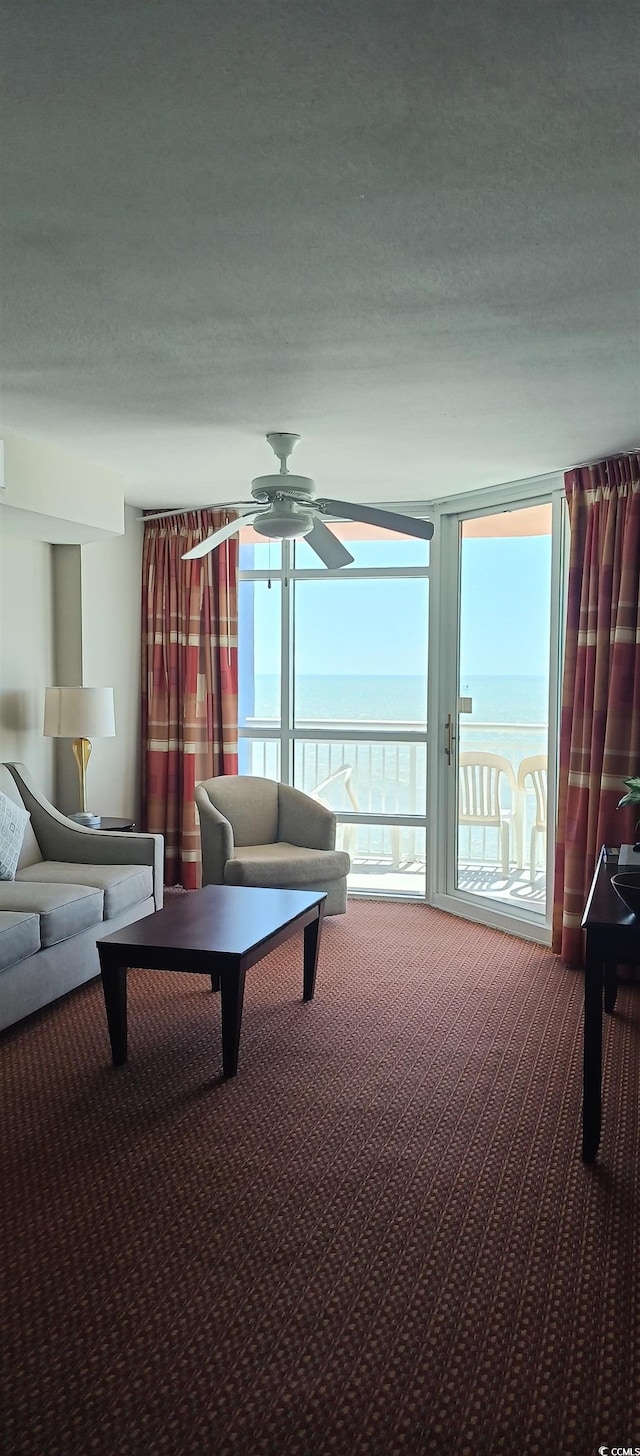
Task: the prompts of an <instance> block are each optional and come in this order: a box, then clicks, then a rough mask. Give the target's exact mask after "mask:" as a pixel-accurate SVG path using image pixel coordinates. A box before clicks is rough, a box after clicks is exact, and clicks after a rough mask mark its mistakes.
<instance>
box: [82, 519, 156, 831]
mask: <svg viewBox="0 0 640 1456" xmlns="http://www.w3.org/2000/svg"><path fill="white" fill-rule="evenodd" d="M139 514H140V512H139V510H138V509H136V508H135V507H132V506H127V507H126V508H125V534H124V536H118V537H115V538H114V539H110V540H109V539H107V540H103V541H95V542H92V544H91V545H89V546H80V547H79V548H78V549H79V551H80V552H81V592H82V685H83V686H84V687H89V688H92V687H112V688H113V690H114V698H115V716H116V736H115V738H96V739H95V740H94V743H93V750H92V754H91V760H90V763H89V768H88V770H87V804H88V807H89V808H90V809H94V810H95V811H96V812H97V813H102V814H122V815H129V816H131V817H132V818H134V819H136V820H137V821H138V822H139V808H140V805H139V789H140V598H141V588H140V581H141V567H142V523H141V522H139V521H138V520H137V517H138V516H139Z"/></svg>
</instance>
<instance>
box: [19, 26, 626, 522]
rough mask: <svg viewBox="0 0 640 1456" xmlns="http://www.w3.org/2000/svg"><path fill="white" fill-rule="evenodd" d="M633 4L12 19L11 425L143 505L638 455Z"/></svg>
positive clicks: (365, 492) (392, 487) (528, 471)
mask: <svg viewBox="0 0 640 1456" xmlns="http://www.w3.org/2000/svg"><path fill="white" fill-rule="evenodd" d="M637 17H638V11H637V9H636V7H635V5H634V4H632V3H631V0H606V3H603V0H597V3H595V0H485V3H482V0H438V3H435V0H385V3H382V0H358V3H349V0H329V3H327V0H315V3H313V4H312V3H310V0H225V3H222V0H213V3H212V0H206V3H204V0H182V3H180V4H178V3H177V0H171V3H167V0H147V3H135V0H133V3H131V0H95V3H87V0H73V3H70V0H55V3H54V4H51V5H46V4H42V3H41V0H17V3H14V0H9V3H5V6H4V20H3V41H2V53H3V66H4V78H3V80H2V130H3V144H2V163H3V181H2V213H3V229H4V240H3V246H2V254H1V271H2V289H3V320H2V322H3V345H2V370H3V378H2V384H3V389H2V404H3V420H4V426H5V428H7V429H13V430H15V431H17V432H18V433H22V434H25V435H30V436H33V437H36V438H39V439H48V440H50V441H52V442H55V443H57V444H60V445H64V446H66V447H67V448H69V449H73V450H74V451H76V453H78V454H80V455H83V456H85V457H87V458H91V459H93V460H96V461H99V462H100V463H102V464H104V465H108V466H111V467H112V468H115V469H117V470H119V471H121V472H122V473H123V475H124V477H125V486H126V498H127V499H128V500H129V501H130V502H132V503H134V504H138V505H144V506H164V505H167V506H168V505H181V504H182V503H184V504H194V505H195V504H206V503H209V502H211V503H214V502H215V501H217V500H218V501H219V500H225V499H231V498H236V497H238V496H239V495H240V496H244V495H246V493H247V489H248V484H249V481H250V479H251V477H252V476H253V475H257V474H261V473H263V472H265V471H267V470H269V469H271V468H272V465H273V466H274V465H275V462H274V461H273V457H272V455H271V452H270V450H269V448H268V446H267V445H266V443H265V441H264V440H263V439H262V438H261V437H263V436H264V434H265V433H266V431H267V430H270V429H288V430H295V431H297V432H298V433H300V434H302V436H303V443H302V445H301V446H299V448H298V451H297V453H296V456H295V468H296V469H298V470H300V471H305V472H308V473H310V474H313V475H315V476H316V479H317V481H318V484H319V486H320V488H321V491H322V492H323V493H325V494H331V495H338V496H343V497H351V498H353V499H356V500H358V499H359V500H367V499H369V500H393V499H396V500H412V499H413V500H418V499H428V498H433V497H436V496H440V495H443V494H448V493H450V492H456V491H459V490H462V489H468V488H471V487H476V486H485V485H489V484H493V483H495V482H498V481H504V480H516V479H521V478H524V477H527V476H531V475H534V474H539V473H545V472H547V471H552V470H556V469H562V468H565V467H568V466H570V465H572V464H577V463H580V462H581V461H583V460H587V459H591V458H598V457H600V456H602V455H605V454H607V453H611V452H615V451H618V450H625V449H629V448H631V447H633V446H636V445H637V444H638V440H639V437H640V428H639V421H638V401H639V388H640V326H639V308H638V299H639V268H638V235H639V231H640V229H639V223H640V216H639V211H640V209H639V193H640V186H639V183H640V167H639V147H638V127H637V116H636V107H637V82H638V62H639V60H640V46H639V42H638V18H637Z"/></svg>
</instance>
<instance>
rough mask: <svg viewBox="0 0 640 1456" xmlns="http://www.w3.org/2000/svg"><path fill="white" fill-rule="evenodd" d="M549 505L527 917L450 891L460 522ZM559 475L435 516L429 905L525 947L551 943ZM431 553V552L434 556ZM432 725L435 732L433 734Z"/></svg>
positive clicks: (560, 589) (560, 611) (467, 500)
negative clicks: (542, 797)
mask: <svg viewBox="0 0 640 1456" xmlns="http://www.w3.org/2000/svg"><path fill="white" fill-rule="evenodd" d="M543 500H550V501H551V503H552V543H551V613H550V617H551V620H550V654H549V720H548V721H549V725H550V727H549V774H548V785H549V787H548V797H549V820H548V822H549V828H548V832H547V886H548V887H549V891H548V896H547V911H546V915H545V918H544V920H542V919H541V917H535V918H533V916H531V917H529V916H528V915H526V914H523V913H521V912H520V913H519V912H518V910H517V909H516V908H515V907H514V909H513V910H511V909H510V908H507V907H505V908H504V909H502V908H500V909H499V908H497V906H496V905H492V904H491V903H487V902H484V900H483V898H482V897H481V896H478V895H471V894H469V893H468V892H466V891H462V890H458V889H456V888H455V884H454V877H455V848H456V840H457V823H456V812H457V794H456V783H457V731H458V730H457V700H458V692H459V672H458V629H459V613H460V551H459V539H460V538H459V525H460V521H461V520H462V519H469V518H470V517H474V516H475V517H477V516H483V515H493V514H495V513H496V512H497V511H500V510H503V509H505V507H506V508H511V509H514V510H515V509H520V508H521V507H526V506H531V505H538V504H540V503H541V501H543ZM564 501H565V498H564V487H563V478H562V475H561V474H557V475H552V476H537V477H534V478H533V479H530V480H524V481H519V482H517V483H515V484H513V485H509V486H502V487H499V486H498V487H495V488H492V489H491V490H486V491H481V492H478V491H474V492H469V493H468V494H465V495H464V496H463V495H460V496H455V497H453V498H452V497H449V499H448V500H446V501H442V502H439V503H438V505H437V507H436V510H435V511H434V518H435V517H436V515H437V529H436V534H435V537H434V542H433V543H432V566H431V574H432V596H431V600H432V614H431V618H430V634H431V635H430V640H429V712H428V721H429V725H430V729H431V731H430V732H429V735H428V744H427V755H428V758H427V782H428V785H429V800H428V828H427V847H428V852H427V900H428V901H429V903H430V904H432V905H435V906H437V907H438V908H439V909H442V910H448V911H450V912H451V913H452V914H454V915H458V916H461V917H462V918H464V919H468V920H474V921H476V922H479V923H480V924H484V925H490V926H494V927H495V928H496V929H499V930H506V931H509V932H510V933H511V934H515V935H519V936H521V937H524V938H525V939H528V940H534V941H537V942H539V943H541V944H545V945H548V944H550V941H551V910H552V885H553V864H554V855H555V835H554V825H555V812H554V811H555V804H556V784H557V767H556V766H557V728H558V721H559V691H560V676H561V663H562V649H563V645H564V643H563V630H562V629H563V624H564V602H565V599H566V567H565V520H566V508H565V503H564ZM433 548H435V549H433ZM454 707H455V709H456V713H455V718H454V723H455V745H454V747H455V752H454V754H453V758H452V763H451V766H449V764H448V763H447V757H446V753H445V728H446V722H447V714H448V712H450V711H451V712H453V708H454ZM432 725H433V728H432Z"/></svg>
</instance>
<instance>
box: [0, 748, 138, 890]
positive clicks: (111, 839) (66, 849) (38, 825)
mask: <svg viewBox="0 0 640 1456" xmlns="http://www.w3.org/2000/svg"><path fill="white" fill-rule="evenodd" d="M5 767H6V768H8V769H9V772H10V774H11V776H12V778H13V779H15V782H16V784H17V786H18V788H19V790H20V796H21V798H22V802H23V804H24V806H25V809H28V811H29V813H30V815H31V824H32V827H33V832H34V834H35V836H36V839H37V841H38V844H39V846H40V850H41V852H42V854H43V856H44V858H45V859H49V860H61V861H62V862H63V863H66V864H87V865H90V864H94V865H99V864H104V865H107V864H118V865H122V864H142V865H149V866H150V868H151V870H152V872H153V897H154V900H155V905H156V909H157V910H160V909H161V908H162V900H163V888H164V838H163V836H162V835H161V834H103V833H102V831H101V830H100V829H89V828H88V827H87V826H86V825H84V824H75V823H74V822H73V820H72V819H67V817H66V815H65V814H61V813H60V812H59V810H58V809H56V808H55V806H54V805H53V804H50V803H49V800H48V799H45V797H44V795H43V794H40V793H39V792H38V790H37V789H36V787H35V785H34V784H33V783H32V781H31V778H30V775H29V773H28V772H27V769H26V768H25V766H24V764H22V763H7V764H5Z"/></svg>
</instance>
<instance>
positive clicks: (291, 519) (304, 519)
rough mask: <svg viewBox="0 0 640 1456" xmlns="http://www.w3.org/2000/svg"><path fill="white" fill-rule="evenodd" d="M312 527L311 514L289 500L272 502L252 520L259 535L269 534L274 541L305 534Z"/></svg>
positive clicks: (290, 538)
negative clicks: (267, 508)
mask: <svg viewBox="0 0 640 1456" xmlns="http://www.w3.org/2000/svg"><path fill="white" fill-rule="evenodd" d="M312 527H313V516H312V515H310V514H309V512H308V511H301V510H298V509H297V507H296V506H295V505H293V503H291V504H290V503H289V501H276V502H274V504H273V505H272V506H271V507H270V509H269V510H268V511H264V512H263V513H262V514H261V515H260V516H257V517H256V519H255V521H254V522H253V529H254V531H257V533H258V535H259V536H270V537H271V538H272V539H273V540H274V541H282V540H287V541H288V540H292V539H293V538H295V537H298V536H306V535H307V533H308V532H309V531H310V530H311V529H312Z"/></svg>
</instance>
